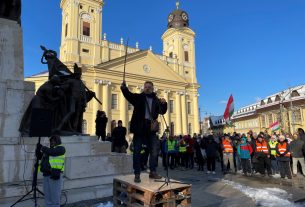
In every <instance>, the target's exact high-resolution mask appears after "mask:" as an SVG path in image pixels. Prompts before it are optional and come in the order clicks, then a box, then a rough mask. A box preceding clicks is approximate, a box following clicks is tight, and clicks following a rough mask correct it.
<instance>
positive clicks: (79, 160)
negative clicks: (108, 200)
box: [0, 136, 132, 207]
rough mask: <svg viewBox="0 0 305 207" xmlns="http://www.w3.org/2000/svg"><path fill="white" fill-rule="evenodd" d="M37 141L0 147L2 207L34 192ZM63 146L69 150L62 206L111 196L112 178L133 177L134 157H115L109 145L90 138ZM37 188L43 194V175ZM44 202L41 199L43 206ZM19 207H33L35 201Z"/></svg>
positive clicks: (78, 138)
mask: <svg viewBox="0 0 305 207" xmlns="http://www.w3.org/2000/svg"><path fill="white" fill-rule="evenodd" d="M37 140H38V138H20V140H19V142H20V144H11V145H0V154H1V155H0V163H1V165H0V207H7V206H10V205H12V204H13V203H14V202H15V201H17V200H18V199H19V198H20V197H22V196H23V195H24V194H26V193H27V190H31V180H32V172H33V164H34V162H35V153H34V152H35V147H36V143H37ZM62 142H63V145H64V146H65V147H66V162H65V172H64V184H63V196H62V202H63V203H64V202H65V200H66V202H67V203H74V202H78V201H82V200H90V199H97V198H103V197H108V196H112V186H113V178H114V177H116V176H118V175H125V174H130V173H132V157H131V156H130V155H127V154H120V153H112V152H111V143H110V142H98V141H97V138H96V137H89V136H70V137H62ZM41 143H42V144H43V145H47V146H48V145H49V141H48V138H42V139H41ZM25 184H26V185H27V189H26V188H25ZM38 188H39V189H40V190H42V175H41V173H39V174H38ZM43 201H44V200H43V199H39V203H42V205H43ZM16 206H17V207H18V206H20V207H21V206H22V207H27V206H29V207H32V206H33V201H32V200H29V201H26V202H22V203H20V204H18V205H16Z"/></svg>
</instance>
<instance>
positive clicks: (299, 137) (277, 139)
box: [161, 128, 305, 179]
mask: <svg viewBox="0 0 305 207" xmlns="http://www.w3.org/2000/svg"><path fill="white" fill-rule="evenodd" d="M161 155H162V165H163V167H164V168H165V169H166V168H167V167H169V168H170V169H182V170H187V169H193V168H194V163H196V165H197V166H198V170H199V171H204V169H205V167H206V173H207V174H210V173H211V174H216V171H215V166H216V163H218V162H219V163H220V167H221V170H222V172H223V173H224V174H226V173H236V172H242V173H243V175H245V176H252V175H253V174H256V173H259V174H260V175H261V176H266V175H268V176H270V177H272V176H273V175H275V174H280V177H281V178H285V177H287V178H288V179H291V178H292V176H296V175H297V172H298V171H299V172H300V173H302V174H303V175H305V162H304V156H305V133H304V130H303V129H302V128H299V129H298V130H297V132H296V133H295V134H293V135H291V134H289V133H282V134H276V133H273V134H268V133H264V132H260V133H255V132H252V131H249V132H248V133H246V134H239V133H236V132H234V133H233V134H232V135H230V134H224V135H221V136H215V135H208V136H201V135H198V136H197V135H196V134H194V135H193V137H191V136H190V135H185V136H181V135H180V136H170V137H169V138H167V137H166V136H165V135H164V136H163V137H162V138H161Z"/></svg>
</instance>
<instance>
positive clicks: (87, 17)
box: [60, 0, 104, 66]
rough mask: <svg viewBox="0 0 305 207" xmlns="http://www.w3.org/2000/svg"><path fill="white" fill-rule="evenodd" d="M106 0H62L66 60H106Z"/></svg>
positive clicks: (92, 62) (62, 54)
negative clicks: (103, 42) (103, 34)
mask: <svg viewBox="0 0 305 207" xmlns="http://www.w3.org/2000/svg"><path fill="white" fill-rule="evenodd" d="M103 3H104V1H103V0H61V2H60V7H61V9H62V35H61V46H60V59H61V60H62V61H63V62H64V63H71V64H73V63H80V64H84V65H89V66H93V65H97V64H99V63H101V62H102V61H101V60H102V57H101V56H102V55H101V49H102V47H101V46H102V37H101V36H102V8H103Z"/></svg>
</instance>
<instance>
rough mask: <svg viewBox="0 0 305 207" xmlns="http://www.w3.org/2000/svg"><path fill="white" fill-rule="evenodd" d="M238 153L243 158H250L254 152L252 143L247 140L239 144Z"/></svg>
mask: <svg viewBox="0 0 305 207" xmlns="http://www.w3.org/2000/svg"><path fill="white" fill-rule="evenodd" d="M237 153H238V155H239V157H240V158H241V159H250V158H251V154H252V153H253V149H252V147H251V145H250V144H249V143H247V142H245V143H240V144H239V145H238V146H237Z"/></svg>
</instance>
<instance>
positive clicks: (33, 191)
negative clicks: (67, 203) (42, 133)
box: [10, 137, 44, 207]
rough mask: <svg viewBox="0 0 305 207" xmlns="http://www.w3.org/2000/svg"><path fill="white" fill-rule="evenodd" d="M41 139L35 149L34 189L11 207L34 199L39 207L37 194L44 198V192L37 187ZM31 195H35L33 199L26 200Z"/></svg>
mask: <svg viewBox="0 0 305 207" xmlns="http://www.w3.org/2000/svg"><path fill="white" fill-rule="evenodd" d="M40 139H41V137H39V138H38V143H37V145H36V149H35V156H36V161H35V164H34V172H33V180H32V189H31V190H30V191H29V192H27V193H26V194H25V195H24V196H22V197H21V198H20V199H19V200H17V201H16V202H15V203H14V204H13V205H11V206H10V207H13V206H15V205H16V204H17V203H21V202H24V201H27V200H30V199H34V202H35V207H37V198H39V197H37V194H38V193H40V194H41V195H42V196H44V194H43V192H41V190H39V189H38V187H37V174H38V165H39V158H38V157H37V154H36V151H37V146H38V145H39V144H40ZM31 193H33V197H31V198H27V199H24V198H25V197H26V196H28V195H30V194H31Z"/></svg>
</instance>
